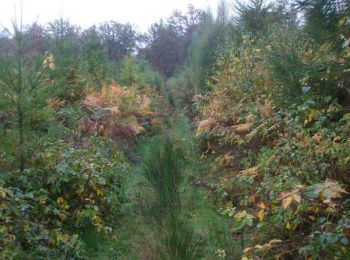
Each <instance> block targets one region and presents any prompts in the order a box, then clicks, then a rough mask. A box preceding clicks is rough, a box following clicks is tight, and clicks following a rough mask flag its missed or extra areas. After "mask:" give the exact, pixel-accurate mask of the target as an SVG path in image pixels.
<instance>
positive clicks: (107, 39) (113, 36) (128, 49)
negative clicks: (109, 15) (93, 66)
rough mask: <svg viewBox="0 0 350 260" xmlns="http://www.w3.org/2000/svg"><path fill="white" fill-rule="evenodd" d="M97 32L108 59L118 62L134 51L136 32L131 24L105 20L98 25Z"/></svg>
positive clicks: (136, 38)
mask: <svg viewBox="0 0 350 260" xmlns="http://www.w3.org/2000/svg"><path fill="white" fill-rule="evenodd" d="M98 33H99V36H100V37H101V39H102V43H103V46H104V47H105V48H106V49H107V53H108V58H109V59H110V60H113V61H116V62H120V61H121V60H122V59H123V57H125V56H129V55H131V54H133V53H134V52H135V49H136V43H137V40H138V34H137V32H136V31H135V29H134V28H133V26H132V25H131V24H129V23H126V24H122V23H117V22H113V21H110V22H106V23H103V24H101V25H100V26H99V27H98Z"/></svg>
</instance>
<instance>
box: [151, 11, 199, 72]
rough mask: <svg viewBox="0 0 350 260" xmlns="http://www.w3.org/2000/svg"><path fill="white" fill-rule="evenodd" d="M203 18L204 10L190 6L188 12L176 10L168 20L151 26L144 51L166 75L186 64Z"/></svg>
mask: <svg viewBox="0 0 350 260" xmlns="http://www.w3.org/2000/svg"><path fill="white" fill-rule="evenodd" d="M202 18H203V11H202V10H199V9H195V8H194V7H193V6H189V7H188V11H187V13H186V14H183V13H182V12H180V11H175V12H174V13H173V15H172V16H171V17H169V18H168V20H167V22H163V21H162V20H161V21H160V22H158V23H155V24H153V25H152V26H151V28H150V30H149V32H148V35H147V39H146V42H147V47H146V49H145V50H144V52H145V54H146V57H147V59H148V60H149V61H150V62H151V64H152V66H153V67H154V68H155V69H157V70H158V71H159V72H160V73H161V74H163V75H164V76H165V77H170V76H172V75H173V74H174V72H175V71H176V70H177V69H178V68H179V67H180V66H181V65H183V64H184V62H185V60H186V57H187V54H188V49H189V46H190V43H191V40H192V36H193V33H194V32H195V30H196V28H197V26H198V24H199V22H200V21H201V19H202Z"/></svg>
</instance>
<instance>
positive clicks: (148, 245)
mask: <svg viewBox="0 0 350 260" xmlns="http://www.w3.org/2000/svg"><path fill="white" fill-rule="evenodd" d="M167 132H168V134H170V135H171V136H173V138H174V139H175V140H177V141H176V143H177V145H180V146H181V149H182V150H183V151H184V163H183V164H182V165H181V167H182V170H183V174H184V179H183V181H182V183H181V185H180V186H179V194H180V201H181V210H180V213H179V214H178V217H177V218H178V219H179V220H178V222H179V223H180V224H181V225H180V226H178V225H177V224H176V227H175V229H176V230H175V231H174V227H173V226H171V228H170V229H169V228H168V225H163V224H159V223H157V220H156V219H157V216H156V215H161V214H163V213H162V212H163V211H162V209H160V208H158V209H156V210H155V211H154V208H152V207H150V201H152V200H153V199H154V194H155V191H154V189H153V188H152V185H150V183H149V182H148V181H147V180H146V178H145V177H144V175H143V174H142V171H143V164H144V162H143V160H144V158H147V156H148V155H147V153H148V152H149V151H148V150H149V147H150V146H152V144H153V143H154V142H155V138H157V137H152V138H150V137H146V138H144V139H142V140H141V141H140V142H139V145H138V147H137V148H136V151H135V152H136V154H137V156H136V157H137V158H138V159H139V160H138V161H139V162H138V163H135V164H134V165H133V168H132V170H131V171H130V174H129V175H128V176H127V178H126V190H125V192H126V197H127V199H128V201H127V203H125V205H124V207H123V212H122V214H123V217H122V220H121V222H120V223H119V226H120V228H119V229H118V230H116V231H115V236H116V237H115V241H109V242H105V243H102V245H103V247H102V248H99V250H98V251H99V252H100V253H99V254H98V257H99V259H184V258H185V259H223V258H226V257H227V256H230V257H229V259H233V258H235V257H234V254H235V251H236V250H235V248H234V245H235V244H236V243H235V242H234V241H232V239H231V236H230V234H229V233H230V232H229V230H230V228H229V221H228V220H227V219H226V218H224V217H222V216H221V215H220V214H218V213H217V212H216V210H215V207H214V204H213V201H211V198H210V197H211V196H210V194H209V191H208V190H206V189H204V188H201V187H199V186H198V185H196V182H197V181H198V180H199V178H200V176H201V174H203V173H204V172H205V167H206V166H205V164H204V163H203V162H202V161H200V159H199V154H198V151H197V149H196V145H195V142H194V140H193V135H192V132H191V130H190V126H189V123H188V120H187V118H184V117H182V118H180V119H179V120H178V121H177V122H176V123H174V124H173V125H172V127H170V128H169V129H168V130H167ZM150 208H151V210H150ZM158 217H159V216H158ZM161 221H162V220H161ZM176 223H177V222H176ZM179 227H180V228H179ZM183 227H185V228H183ZM169 230H170V231H169ZM167 233H171V234H170V235H168V234H167ZM187 247H190V248H187ZM171 250H173V251H174V250H179V251H186V250H189V251H190V252H188V253H186V256H185V257H179V256H176V255H175V256H174V255H172V254H171V252H170V253H169V251H171ZM225 255H226V257H225Z"/></svg>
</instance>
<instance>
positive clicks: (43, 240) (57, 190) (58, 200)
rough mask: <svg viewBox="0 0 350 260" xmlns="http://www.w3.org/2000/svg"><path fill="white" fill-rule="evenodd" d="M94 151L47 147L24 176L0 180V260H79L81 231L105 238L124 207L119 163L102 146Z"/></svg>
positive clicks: (61, 145)
mask: <svg viewBox="0 0 350 260" xmlns="http://www.w3.org/2000/svg"><path fill="white" fill-rule="evenodd" d="M86 143H87V144H90V145H96V147H97V145H98V147H100V148H99V149H97V148H88V149H82V148H72V147H69V146H70V145H69V144H66V143H63V142H55V143H48V144H46V145H45V148H44V149H43V150H41V151H40V152H38V153H37V154H36V156H35V157H34V158H33V160H34V165H33V168H28V169H26V172H25V173H26V174H25V175H21V174H19V173H16V172H8V173H6V174H2V176H1V188H0V191H1V196H0V197H1V201H2V203H1V217H0V223H1V227H2V231H1V240H0V245H1V247H2V248H3V249H4V250H2V251H1V257H2V258H10V259H12V258H13V257H14V256H15V255H16V254H18V253H20V252H22V251H23V252H29V253H30V254H33V257H35V258H47V257H53V258H57V257H64V258H79V257H82V256H83V255H84V244H83V243H82V241H81V237H80V235H81V234H82V233H83V231H84V230H86V229H90V230H96V232H105V233H109V232H111V231H112V227H111V224H113V221H114V220H115V218H116V215H117V214H118V211H119V208H120V205H121V203H122V202H123V200H124V198H123V189H122V186H123V174H124V173H125V171H126V170H127V169H128V167H127V164H126V163H125V162H124V161H123V157H122V156H121V155H120V154H118V153H116V154H113V153H111V151H110V150H109V149H108V146H109V143H106V142H105V141H103V140H98V139H96V140H86Z"/></svg>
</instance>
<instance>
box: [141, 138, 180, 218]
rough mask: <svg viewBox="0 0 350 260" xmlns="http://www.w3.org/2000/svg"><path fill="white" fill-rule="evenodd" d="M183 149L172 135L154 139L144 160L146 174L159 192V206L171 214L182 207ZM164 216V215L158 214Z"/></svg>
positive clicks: (157, 192)
mask: <svg viewBox="0 0 350 260" xmlns="http://www.w3.org/2000/svg"><path fill="white" fill-rule="evenodd" d="M180 159H181V151H180V150H179V148H178V147H177V146H176V144H175V141H174V140H172V139H171V137H170V136H166V135H165V136H160V137H157V138H155V139H154V142H153V143H152V144H151V146H150V147H149V151H148V153H147V157H146V160H145V162H144V171H143V173H144V175H145V177H146V179H147V180H148V181H149V182H150V183H151V184H152V187H153V189H154V191H155V192H156V194H157V199H156V201H157V207H158V208H159V209H161V210H163V211H164V212H163V213H162V215H163V214H166V215H167V214H169V215H170V216H172V215H174V214H177V211H178V210H179V208H180V197H179V187H180V184H181V181H182V180H183V171H182V169H181V160H180ZM157 217H159V218H163V217H164V216H157Z"/></svg>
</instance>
